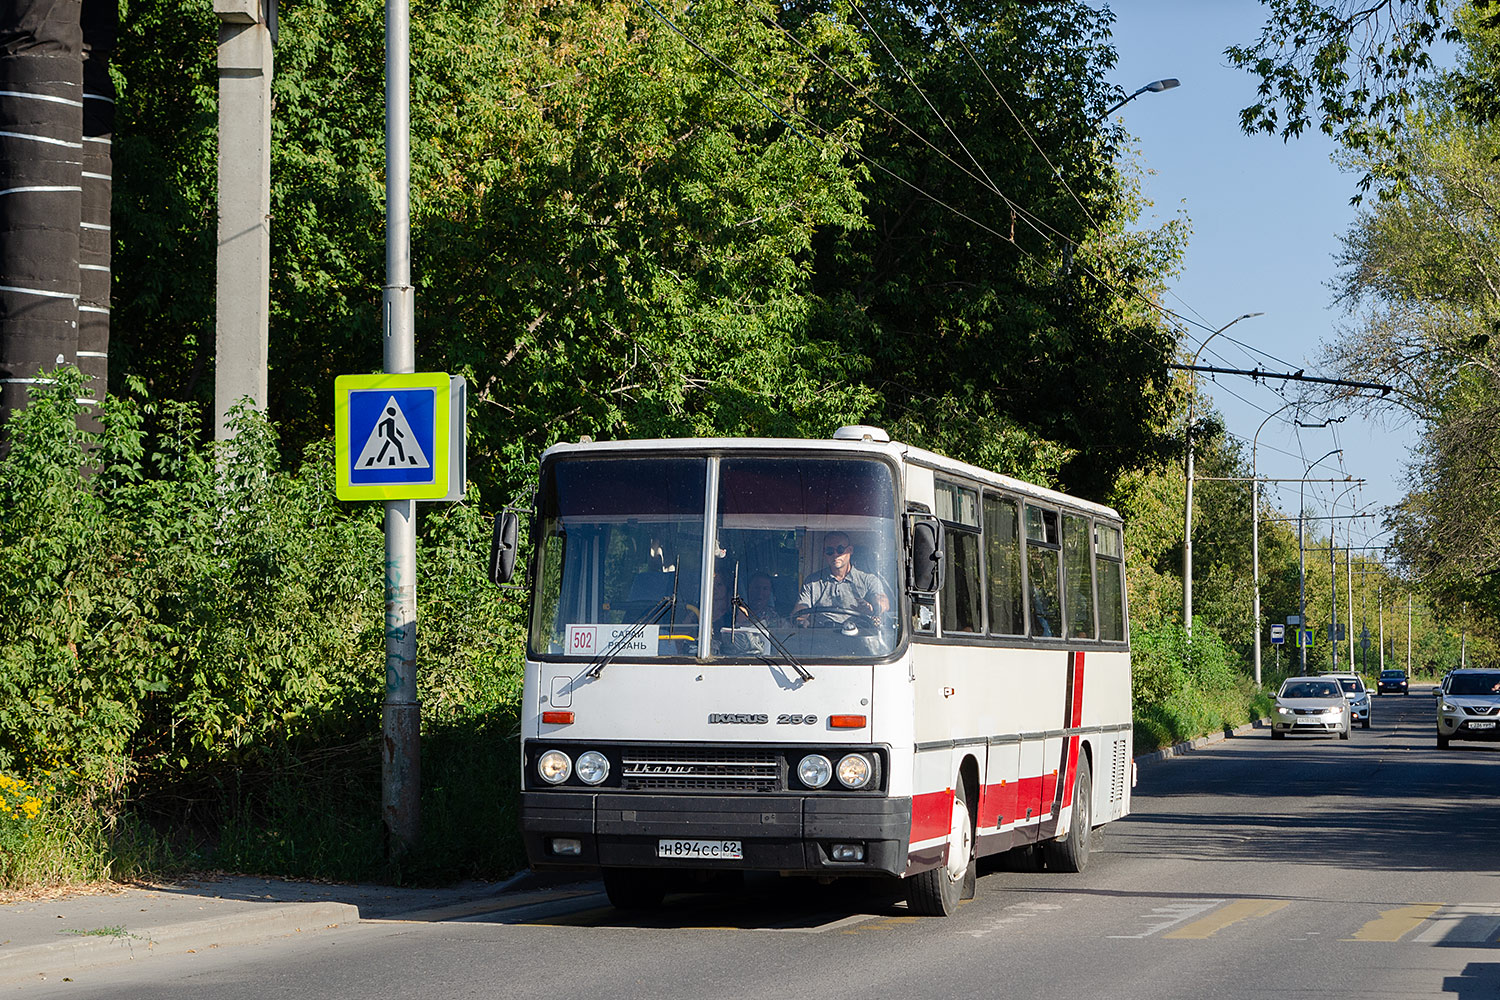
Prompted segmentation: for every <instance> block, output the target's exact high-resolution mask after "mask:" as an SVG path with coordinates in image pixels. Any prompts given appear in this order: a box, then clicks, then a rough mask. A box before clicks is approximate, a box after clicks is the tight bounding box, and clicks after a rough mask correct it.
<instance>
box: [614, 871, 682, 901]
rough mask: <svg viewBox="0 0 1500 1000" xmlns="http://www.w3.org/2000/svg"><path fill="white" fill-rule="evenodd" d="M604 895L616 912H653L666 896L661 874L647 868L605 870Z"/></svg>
mask: <svg viewBox="0 0 1500 1000" xmlns="http://www.w3.org/2000/svg"><path fill="white" fill-rule="evenodd" d="M603 876H604V894H605V895H607V896H608V897H609V901H610V904H611V905H613V906H614V907H615V908H616V909H618V910H654V909H656V908H657V907H658V906H660V905H661V901H662V898H663V897H664V896H666V894H667V888H666V884H665V882H664V881H663V873H662V872H659V871H652V870H650V869H647V868H606V869H604V871H603Z"/></svg>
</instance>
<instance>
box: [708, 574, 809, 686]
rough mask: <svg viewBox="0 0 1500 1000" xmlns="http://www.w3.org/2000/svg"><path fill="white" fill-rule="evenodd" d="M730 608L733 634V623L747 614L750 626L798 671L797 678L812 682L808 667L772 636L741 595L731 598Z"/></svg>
mask: <svg viewBox="0 0 1500 1000" xmlns="http://www.w3.org/2000/svg"><path fill="white" fill-rule="evenodd" d="M729 607H730V615H731V617H730V619H729V620H730V623H731V629H730V631H731V632H733V627H732V625H733V622H734V621H735V620H736V618H737V617H738V612H741V611H743V612H744V613H745V617H746V618H748V619H750V624H752V625H754V626H755V627H756V628H758V629H759V630H760V634H761V635H763V636H765V637H766V639H767V640H769V641H770V643H771V645H773V646H775V647H776V652H778V653H780V654H781V655H782V657H783V658H784V659H785V660H786V662H788V663H790V664H791V665H792V669H793V670H795V671H797V676H798V677H801V678H802V679H803V680H804V681H810V680H812V679H813V674H812V671H811V670H808V669H807V668H806V667H804V666H803V665H802V664H801V663H800V662H799V661H798V660H797V658H796V657H795V656H793V655H792V654H791V653H790V652H789V651H788V650H787V648H786V647H785V646H783V645H782V644H781V640H780V639H778V638H776V637H775V636H774V635H772V634H771V630H770V629H769V628H767V627H766V623H765V622H763V621H761V617H760V615H758V614H756V613H755V612H754V611H751V610H750V605H748V604H746V603H745V602H744V601H742V600H740V595H738V594H735V595H734V597H732V598H730V601H729Z"/></svg>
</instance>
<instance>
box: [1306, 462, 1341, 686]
mask: <svg viewBox="0 0 1500 1000" xmlns="http://www.w3.org/2000/svg"><path fill="white" fill-rule="evenodd" d="M1343 452H1344V449H1342V448H1335V449H1333V450H1332V451H1330V452H1329V453H1328V454H1327V455H1324V456H1322V458H1319V459H1318V460H1317V461H1316V462H1312V463H1310V464H1309V465H1308V466H1307V468H1306V469H1305V470H1304V471H1303V473H1302V478H1303V480H1304V482H1303V483H1302V485H1300V486H1298V487H1297V629H1298V631H1299V632H1300V631H1301V630H1302V629H1304V628H1306V627H1307V549H1306V546H1305V544H1304V542H1303V532H1302V521H1303V517H1302V515H1303V500H1302V494H1303V491H1304V489H1305V488H1306V485H1307V484H1306V482H1305V480H1306V479H1307V474H1308V473H1309V472H1312V470H1313V466H1316V465H1318V464H1319V463H1321V462H1322V461H1323V459H1324V458H1331V457H1332V456H1334V455H1341V454H1343ZM1299 638H1300V636H1299ZM1297 646H1298V648H1299V649H1301V651H1302V672H1303V673H1304V674H1305V673H1307V643H1305V642H1299V643H1297Z"/></svg>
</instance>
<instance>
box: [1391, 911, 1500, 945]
mask: <svg viewBox="0 0 1500 1000" xmlns="http://www.w3.org/2000/svg"><path fill="white" fill-rule="evenodd" d="M1496 931H1500V907H1494V906H1474V905H1459V906H1453V907H1450V908H1449V909H1448V911H1447V912H1446V913H1444V914H1443V915H1442V916H1440V917H1433V918H1432V926H1431V927H1429V928H1427V929H1426V930H1424V931H1423V932H1422V933H1420V934H1418V935H1417V936H1416V937H1415V938H1413V939H1412V940H1413V941H1420V942H1422V943H1423V944H1489V943H1490V942H1491V941H1492V940H1494V937H1495V932H1496Z"/></svg>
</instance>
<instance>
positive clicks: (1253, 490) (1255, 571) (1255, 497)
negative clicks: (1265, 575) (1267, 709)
mask: <svg viewBox="0 0 1500 1000" xmlns="http://www.w3.org/2000/svg"><path fill="white" fill-rule="evenodd" d="M1294 405H1296V404H1294V403H1287V404H1285V405H1284V406H1282V407H1281V409H1280V410H1277V411H1276V413H1272V414H1271V415H1270V416H1269V417H1266V419H1264V420H1262V421H1261V422H1260V426H1259V427H1257V428H1255V436H1254V437H1252V438H1251V439H1250V575H1251V577H1252V578H1253V579H1254V580H1255V619H1254V621H1255V686H1256V687H1257V688H1259V687H1260V628H1261V625H1260V480H1259V479H1257V478H1256V471H1255V448H1256V445H1258V444H1259V443H1260V432H1261V431H1263V430H1265V429H1266V424H1268V423H1270V422H1271V419H1272V418H1273V417H1275V416H1276V415H1277V414H1279V413H1281V412H1282V410H1285V409H1286V408H1287V407H1289V406H1294ZM1297 627H1298V628H1301V627H1302V626H1301V625H1300V624H1299V625H1298V626H1297ZM1279 662H1280V661H1278V663H1279Z"/></svg>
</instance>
